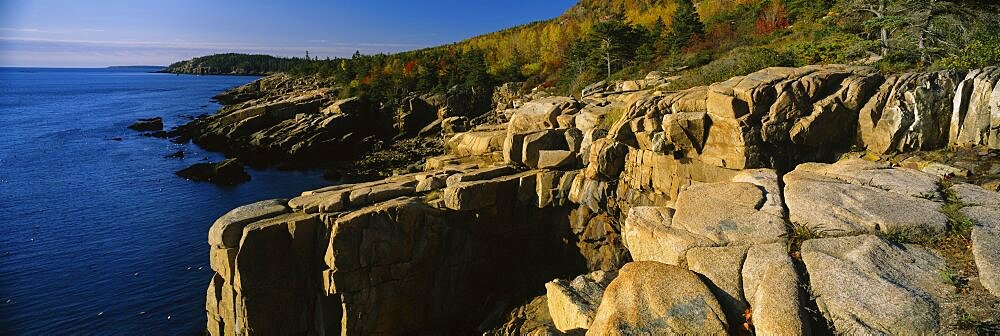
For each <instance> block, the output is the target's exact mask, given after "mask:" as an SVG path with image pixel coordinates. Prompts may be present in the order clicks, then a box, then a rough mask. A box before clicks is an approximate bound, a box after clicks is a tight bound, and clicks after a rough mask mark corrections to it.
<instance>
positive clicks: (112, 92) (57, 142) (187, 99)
mask: <svg viewBox="0 0 1000 336" xmlns="http://www.w3.org/2000/svg"><path fill="white" fill-rule="evenodd" d="M148 71H149V69H142V68H138V69H136V68H115V69H34V68H0V334H2V335H8V334H13V335H63V334H69V335H194V334H199V333H201V332H202V331H203V330H204V328H205V318H206V317H205V292H206V289H207V287H208V283H209V280H210V279H211V275H212V271H211V270H210V268H209V264H208V244H207V241H206V239H207V238H206V237H207V232H208V228H209V227H210V226H211V225H212V222H213V221H214V220H215V219H216V218H217V217H219V216H221V215H222V214H224V213H226V212H227V211H229V210H230V209H232V208H234V207H236V206H239V205H243V204H247V203H251V202H255V201H258V200H263V199H269V198H288V197H293V196H295V195H297V194H298V193H299V192H301V191H302V190H307V189H311V188H318V187H321V186H325V185H328V184H330V183H328V182H325V181H324V180H323V179H322V177H321V173H319V172H287V171H273V170H267V171H256V170H249V171H248V172H249V173H250V175H251V176H252V180H251V181H250V182H248V183H245V184H241V185H239V186H235V187H220V186H216V185H213V184H208V183H197V182H191V181H187V180H184V179H181V178H179V177H177V176H175V175H174V172H175V171H177V170H179V169H182V168H185V167H187V166H189V165H191V164H194V163H197V162H202V161H203V160H206V159H207V160H212V161H217V160H220V159H222V156H221V155H219V154H216V153H210V152H205V151H203V150H201V149H199V148H198V147H197V146H196V145H193V144H174V143H171V142H170V141H168V140H166V139H157V138H151V137H144V136H141V135H140V134H139V133H138V132H135V131H132V130H129V129H127V128H126V127H127V126H128V125H130V124H131V123H132V122H134V121H135V120H136V119H139V118H148V117H155V116H161V117H163V120H164V124H165V126H166V128H170V127H173V126H177V125H180V124H183V123H185V122H186V121H187V120H188V118H189V117H190V116H197V115H201V114H206V113H213V112H214V111H215V110H217V109H218V108H219V105H218V104H216V103H212V102H211V101H210V99H211V97H212V96H213V95H215V94H217V93H219V92H222V91H224V90H226V89H229V88H232V87H235V86H238V85H242V84H245V83H248V82H250V81H252V80H254V79H255V78H254V77H239V76H188V75H179V76H178V75H172V74H154V73H148ZM178 150H183V151H184V152H185V154H186V155H185V157H184V158H183V159H176V158H166V157H165V156H167V155H169V154H171V153H174V152H176V151H178Z"/></svg>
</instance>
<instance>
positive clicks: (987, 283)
mask: <svg viewBox="0 0 1000 336" xmlns="http://www.w3.org/2000/svg"><path fill="white" fill-rule="evenodd" d="M962 213H963V214H965V216H966V217H968V218H969V219H970V220H971V221H972V223H973V224H974V226H973V227H972V255H973V257H974V260H975V261H976V269H977V270H978V271H979V282H980V283H982V284H983V287H985V288H986V290H988V291H990V293H993V295H996V296H1000V209H998V208H993V207H984V206H975V207H968V208H964V209H962Z"/></svg>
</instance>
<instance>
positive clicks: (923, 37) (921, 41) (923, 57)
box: [917, 0, 937, 64]
mask: <svg viewBox="0 0 1000 336" xmlns="http://www.w3.org/2000/svg"><path fill="white" fill-rule="evenodd" d="M936 2H937V0H930V1H929V3H928V4H927V15H926V16H924V18H923V19H924V20H923V22H921V23H920V28H919V29H920V34H918V37H917V48H919V49H920V61H921V62H923V63H924V64H927V63H930V61H931V56H930V52H928V51H927V39H928V36H927V35H928V32H929V31H930V29H931V20H933V19H934V15H935V13H934V6H935V5H936Z"/></svg>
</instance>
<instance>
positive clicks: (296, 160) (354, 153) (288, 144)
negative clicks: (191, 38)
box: [169, 74, 500, 168]
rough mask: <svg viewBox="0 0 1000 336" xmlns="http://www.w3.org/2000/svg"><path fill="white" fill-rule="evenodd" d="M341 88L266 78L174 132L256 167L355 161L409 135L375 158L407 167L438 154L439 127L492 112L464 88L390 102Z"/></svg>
mask: <svg viewBox="0 0 1000 336" xmlns="http://www.w3.org/2000/svg"><path fill="white" fill-rule="evenodd" d="M338 92H339V87H337V86H336V85H334V84H333V83H329V82H325V81H324V80H321V79H317V78H309V77H305V78H303V77H291V76H287V75H283V74H279V75H272V76H268V77H264V78H262V79H260V80H257V81H254V82H252V83H250V84H247V85H244V86H241V87H238V88H236V89H233V90H230V91H228V92H225V93H222V94H220V95H218V96H216V97H215V98H216V99H217V100H218V101H219V102H221V103H223V104H225V107H223V108H222V109H221V110H220V111H219V112H218V113H216V114H214V115H211V116H205V117H202V118H198V119H196V120H194V121H192V122H191V123H189V124H187V125H183V126H181V127H178V128H177V129H174V130H172V131H171V132H170V134H169V135H171V136H172V137H175V138H176V141H182V142H184V141H193V142H195V143H196V144H198V145H200V146H202V147H204V148H206V149H209V150H213V151H218V152H224V153H225V154H226V155H227V156H229V157H236V158H239V159H240V160H241V161H242V162H245V163H248V164H250V165H254V166H269V165H283V166H291V167H309V168H315V167H317V166H319V167H326V168H329V167H328V166H329V165H330V164H331V163H335V162H345V161H357V160H359V159H360V158H362V157H363V156H365V155H371V154H372V153H373V152H378V151H379V150H384V149H386V148H391V147H393V146H403V143H404V142H403V141H401V140H407V141H409V142H408V143H405V144H411V146H409V147H407V148H400V149H398V150H397V151H396V152H395V153H390V155H395V156H396V157H395V158H392V159H395V160H382V161H383V162H377V163H375V164H372V166H376V167H377V168H386V166H390V167H392V168H402V167H401V166H404V167H405V166H406V165H407V164H410V163H413V162H412V161H417V160H419V159H422V158H423V157H425V156H431V155H438V154H440V153H441V149H440V147H441V145H440V142H441V140H440V135H441V134H442V132H443V133H447V134H452V133H455V132H456V131H462V130H464V128H465V127H466V126H467V124H468V123H470V122H473V123H475V124H481V123H483V122H484V121H485V120H486V119H488V117H490V116H483V113H484V112H486V111H488V110H490V108H491V106H490V99H489V96H488V95H486V94H479V95H474V94H472V93H469V92H464V91H462V90H459V89H453V90H451V91H449V92H448V93H445V94H433V95H432V94H427V95H415V94H414V95H410V96H407V97H404V98H402V99H401V100H400V101H398V102H393V103H392V104H386V103H376V102H372V101H368V100H366V99H363V98H359V97H351V98H346V99H340V98H338ZM498 93H500V91H498ZM477 117H478V119H477ZM414 154H417V155H414ZM386 161H387V162H386Z"/></svg>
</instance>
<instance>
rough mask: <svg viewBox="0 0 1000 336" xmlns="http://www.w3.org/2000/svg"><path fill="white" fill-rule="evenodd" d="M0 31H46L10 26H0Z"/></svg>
mask: <svg viewBox="0 0 1000 336" xmlns="http://www.w3.org/2000/svg"><path fill="white" fill-rule="evenodd" d="M0 31H5V32H16V33H45V32H46V31H44V30H41V29H38V28H11V27H0Z"/></svg>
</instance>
